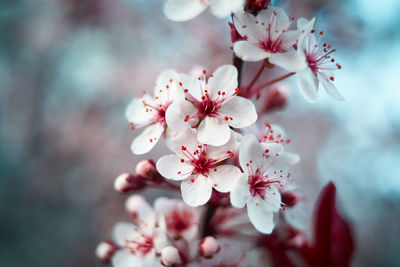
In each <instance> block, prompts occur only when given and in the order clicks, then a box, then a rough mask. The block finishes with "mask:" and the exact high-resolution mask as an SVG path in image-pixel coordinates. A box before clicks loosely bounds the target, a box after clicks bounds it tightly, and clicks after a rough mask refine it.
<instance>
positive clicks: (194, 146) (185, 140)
mask: <svg viewBox="0 0 400 267" xmlns="http://www.w3.org/2000/svg"><path fill="white" fill-rule="evenodd" d="M170 142H171V147H172V150H173V151H174V152H175V153H176V154H178V155H179V156H180V157H181V158H183V159H186V156H185V154H184V153H183V150H182V146H184V147H185V148H186V149H187V150H188V151H189V152H190V153H191V154H193V153H194V151H196V150H198V146H199V145H201V144H200V143H199V142H198V141H197V135H196V133H195V132H194V130H192V129H190V128H188V129H186V130H185V131H182V132H177V133H175V134H174V135H173V136H171V137H170Z"/></svg>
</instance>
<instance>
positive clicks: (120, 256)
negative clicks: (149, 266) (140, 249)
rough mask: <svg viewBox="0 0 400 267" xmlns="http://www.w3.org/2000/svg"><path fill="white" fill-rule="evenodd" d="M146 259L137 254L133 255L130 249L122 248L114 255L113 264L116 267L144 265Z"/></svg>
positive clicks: (139, 266)
mask: <svg viewBox="0 0 400 267" xmlns="http://www.w3.org/2000/svg"><path fill="white" fill-rule="evenodd" d="M143 265H144V261H143V260H142V259H141V258H140V257H138V256H135V255H132V254H131V253H130V252H129V250H128V249H125V248H123V249H120V250H118V251H117V252H115V254H114V255H113V257H112V266H114V267H132V266H138V267H142V266H143Z"/></svg>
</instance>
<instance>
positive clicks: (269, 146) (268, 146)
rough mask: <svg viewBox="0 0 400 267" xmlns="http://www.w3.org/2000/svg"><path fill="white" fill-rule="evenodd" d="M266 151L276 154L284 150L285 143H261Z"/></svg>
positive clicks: (266, 152)
mask: <svg viewBox="0 0 400 267" xmlns="http://www.w3.org/2000/svg"><path fill="white" fill-rule="evenodd" d="M261 145H262V147H263V149H264V153H265V154H266V155H269V156H275V155H276V154H278V155H279V154H281V153H282V152H283V145H282V144H277V143H261Z"/></svg>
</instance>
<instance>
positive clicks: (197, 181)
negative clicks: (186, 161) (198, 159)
mask: <svg viewBox="0 0 400 267" xmlns="http://www.w3.org/2000/svg"><path fill="white" fill-rule="evenodd" d="M181 191H182V198H183V201H185V203H186V204H188V205H189V206H193V207H197V206H201V205H204V204H206V203H207V201H208V200H209V199H210V197H211V193H212V186H211V183H210V181H208V178H207V177H204V176H203V175H199V176H198V177H197V178H194V177H189V178H187V179H186V180H183V181H182V183H181Z"/></svg>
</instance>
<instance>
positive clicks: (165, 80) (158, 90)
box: [153, 69, 184, 104]
mask: <svg viewBox="0 0 400 267" xmlns="http://www.w3.org/2000/svg"><path fill="white" fill-rule="evenodd" d="M153 94H154V96H155V97H158V99H159V100H160V102H161V103H163V104H165V103H168V102H171V101H175V100H177V99H183V98H184V93H183V90H182V89H181V88H180V86H179V88H178V73H177V72H176V71H175V70H172V69H167V70H164V71H162V72H161V73H160V74H159V75H158V77H157V80H156V85H155V86H154V93H153Z"/></svg>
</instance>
